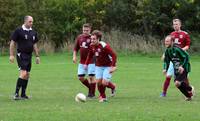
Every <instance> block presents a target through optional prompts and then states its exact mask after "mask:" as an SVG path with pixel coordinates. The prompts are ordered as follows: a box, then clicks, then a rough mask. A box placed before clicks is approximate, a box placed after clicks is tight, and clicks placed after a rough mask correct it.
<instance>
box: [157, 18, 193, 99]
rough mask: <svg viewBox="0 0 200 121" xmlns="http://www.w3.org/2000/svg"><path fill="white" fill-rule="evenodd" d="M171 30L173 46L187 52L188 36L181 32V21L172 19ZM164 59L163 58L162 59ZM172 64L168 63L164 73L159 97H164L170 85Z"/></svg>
mask: <svg viewBox="0 0 200 121" xmlns="http://www.w3.org/2000/svg"><path fill="white" fill-rule="evenodd" d="M173 28H174V31H173V32H172V33H171V34H170V35H171V36H172V38H173V41H174V44H175V45H177V46H179V47H181V48H182V49H183V50H185V51H187V50H188V49H189V47H190V41H191V40H190V36H189V35H188V33H187V32H185V31H182V30H181V20H180V19H173ZM162 58H164V57H162ZM173 70H174V69H173V64H172V63H170V67H169V69H168V70H167V72H166V79H165V82H164V84H163V91H162V93H161V95H160V96H161V97H165V96H166V94H167V89H168V87H169V84H170V80H171V78H172V76H173V75H174V71H173ZM185 82H186V83H187V84H189V81H188V78H187V79H186V81H185Z"/></svg>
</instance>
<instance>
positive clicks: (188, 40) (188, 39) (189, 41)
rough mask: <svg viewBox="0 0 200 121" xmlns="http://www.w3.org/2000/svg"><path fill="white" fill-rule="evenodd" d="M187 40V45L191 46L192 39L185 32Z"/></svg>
mask: <svg viewBox="0 0 200 121" xmlns="http://www.w3.org/2000/svg"><path fill="white" fill-rule="evenodd" d="M185 41H186V42H185V45H186V46H189V47H190V43H191V40H190V36H189V34H187V33H186V34H185Z"/></svg>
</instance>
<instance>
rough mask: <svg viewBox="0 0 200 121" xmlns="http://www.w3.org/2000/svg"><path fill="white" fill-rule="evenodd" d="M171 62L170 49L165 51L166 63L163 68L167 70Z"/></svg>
mask: <svg viewBox="0 0 200 121" xmlns="http://www.w3.org/2000/svg"><path fill="white" fill-rule="evenodd" d="M169 63H170V58H169V54H168V51H167V50H166V51H165V58H164V63H163V69H165V70H167V69H168V68H169Z"/></svg>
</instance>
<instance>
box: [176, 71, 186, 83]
mask: <svg viewBox="0 0 200 121" xmlns="http://www.w3.org/2000/svg"><path fill="white" fill-rule="evenodd" d="M187 75H188V72H186V71H183V73H182V74H175V78H174V81H179V82H183V81H185V80H186V79H187Z"/></svg>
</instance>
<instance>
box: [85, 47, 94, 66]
mask: <svg viewBox="0 0 200 121" xmlns="http://www.w3.org/2000/svg"><path fill="white" fill-rule="evenodd" d="M93 57H94V52H93V51H92V47H89V52H88V54H87V59H86V61H85V65H86V66H87V65H88V64H89V63H90V62H91V60H92V59H93Z"/></svg>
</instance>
